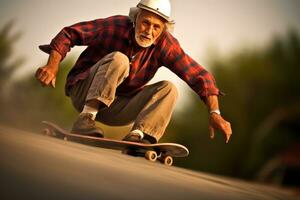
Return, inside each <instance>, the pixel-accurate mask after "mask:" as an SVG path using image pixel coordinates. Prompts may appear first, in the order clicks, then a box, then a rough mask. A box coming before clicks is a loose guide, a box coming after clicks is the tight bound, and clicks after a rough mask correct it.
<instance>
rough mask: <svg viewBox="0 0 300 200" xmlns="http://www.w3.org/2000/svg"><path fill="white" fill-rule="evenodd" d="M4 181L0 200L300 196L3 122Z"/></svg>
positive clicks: (0, 176) (0, 173)
mask: <svg viewBox="0 0 300 200" xmlns="http://www.w3.org/2000/svg"><path fill="white" fill-rule="evenodd" d="M0 180H1V181H0V184H1V185H0V186H1V189H0V199H172V200H173V199H186V200H187V199H188V200H190V199H197V200H201V199H204V200H215V199H218V200H222V199H229V200H236V199H247V200H250V199H251V200H252V199H263V200H268V199H282V200H289V199H299V196H298V197H296V196H294V195H293V194H291V193H290V192H287V191H284V190H281V189H277V188H272V187H268V186H264V185H258V184H252V183H247V182H243V181H239V180H233V179H229V178H224V177H217V176H212V175H208V174H204V173H199V172H194V171H190V170H186V169H181V168H177V167H167V166H164V165H162V164H160V163H151V162H149V161H147V160H145V159H144V158H136V157H130V156H127V155H122V154H121V153H120V152H118V151H114V150H109V149H101V148H96V147H89V146H85V145H82V144H77V143H72V142H68V141H63V140H59V139H56V138H51V137H47V136H43V135H39V134H33V133H28V132H24V131H20V130H15V129H12V128H7V127H1V126H0Z"/></svg>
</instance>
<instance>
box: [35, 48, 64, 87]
mask: <svg viewBox="0 0 300 200" xmlns="http://www.w3.org/2000/svg"><path fill="white" fill-rule="evenodd" d="M61 59H62V56H61V55H60V54H59V53H58V52H57V51H55V50H51V52H50V55H49V59H48V62H47V64H46V65H44V66H42V67H39V68H38V69H37V71H36V73H35V77H36V78H37V79H38V80H39V81H40V83H41V84H42V86H49V85H51V86H52V87H53V88H55V81H56V75H57V72H58V68H59V63H60V61H61Z"/></svg>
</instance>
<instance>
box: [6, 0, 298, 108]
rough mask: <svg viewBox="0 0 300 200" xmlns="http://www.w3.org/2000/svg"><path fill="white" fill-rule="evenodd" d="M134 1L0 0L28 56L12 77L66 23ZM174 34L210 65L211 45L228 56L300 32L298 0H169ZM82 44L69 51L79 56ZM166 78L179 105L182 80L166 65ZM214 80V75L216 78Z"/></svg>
mask: <svg viewBox="0 0 300 200" xmlns="http://www.w3.org/2000/svg"><path fill="white" fill-rule="evenodd" d="M137 3H138V0H106V1H104V0H85V1H82V0H65V1H59V0H52V1H45V0H0V5H1V6H0V27H2V26H3V25H4V24H5V23H7V22H8V21H10V20H15V27H14V29H13V31H12V32H18V31H21V32H22V33H23V35H22V37H21V39H20V40H19V41H18V42H17V43H16V45H15V56H16V57H18V56H20V57H24V58H26V62H25V63H24V64H23V66H22V68H21V69H20V70H19V71H18V73H17V74H16V76H15V77H16V78H18V77H20V76H22V75H23V74H28V73H32V74H33V73H34V71H35V70H36V69H37V68H38V67H40V66H42V65H43V64H45V63H46V62H47V58H48V57H47V54H45V53H43V52H41V51H39V49H38V45H40V44H46V43H49V42H50V41H51V39H52V38H53V37H54V36H55V35H56V34H57V33H58V32H59V31H60V30H61V29H62V28H63V27H64V26H68V25H71V24H74V23H77V22H80V21H87V20H92V19H96V18H104V17H108V16H111V15H117V14H121V15H127V14H128V11H129V8H130V7H133V6H135V5H136V4H137ZM171 3H172V18H173V19H174V20H175V22H176V25H175V30H174V33H173V35H174V36H175V37H176V38H177V39H178V40H179V42H180V44H181V46H182V47H183V49H184V50H185V51H186V52H187V53H188V54H189V55H190V56H192V57H193V58H194V59H195V60H196V61H197V62H199V63H200V64H201V65H203V66H204V67H205V68H207V69H208V70H209V62H208V60H209V59H210V58H209V50H210V49H214V50H217V51H218V53H219V54H220V55H224V56H226V55H230V53H232V52H235V51H237V50H238V49H239V48H240V47H244V46H247V47H260V46H264V45H266V44H267V43H268V42H269V41H270V40H271V38H272V37H273V36H274V35H278V34H286V32H287V30H288V29H290V28H294V29H296V30H297V31H298V32H299V33H300V1H299V0H171ZM83 49H84V48H82V47H75V48H73V50H72V52H71V53H70V54H68V55H73V56H76V57H78V55H79V53H80V52H81V51H82V50H83ZM158 80H170V81H172V82H173V83H175V84H176V85H177V86H178V88H179V102H178V104H179V107H180V105H183V104H185V103H186V98H185V96H186V94H187V91H188V90H189V89H188V88H187V86H186V84H185V83H184V82H183V81H181V80H180V79H178V78H177V77H176V76H175V75H173V74H172V73H171V72H169V71H168V70H167V69H163V68H162V70H159V71H158V73H157V76H155V77H154V79H153V81H152V82H155V81H158ZM217 82H218V80H217Z"/></svg>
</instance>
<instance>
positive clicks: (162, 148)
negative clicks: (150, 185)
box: [42, 121, 189, 166]
mask: <svg viewBox="0 0 300 200" xmlns="http://www.w3.org/2000/svg"><path fill="white" fill-rule="evenodd" d="M42 123H43V124H44V125H45V126H46V127H45V128H44V129H43V131H42V132H43V134H45V135H48V136H54V137H57V138H61V139H64V140H70V141H75V142H80V143H84V144H88V145H92V146H96V147H101V148H108V149H115V150H120V151H122V153H124V154H129V155H133V156H142V157H145V158H146V159H147V160H149V161H153V162H155V161H160V162H161V163H163V164H165V165H168V166H171V165H172V164H173V157H186V156H188V155H189V150H188V149H187V148H186V147H185V146H183V145H181V144H176V143H156V144H143V143H137V142H129V141H121V140H115V139H108V138H100V137H93V136H86V135H81V134H76V133H71V132H69V131H67V130H65V129H63V128H61V127H59V126H58V125H56V124H54V123H52V122H48V121H43V122H42Z"/></svg>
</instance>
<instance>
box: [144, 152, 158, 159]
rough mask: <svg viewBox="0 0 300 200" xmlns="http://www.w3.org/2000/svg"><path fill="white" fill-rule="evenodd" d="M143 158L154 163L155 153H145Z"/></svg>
mask: <svg viewBox="0 0 300 200" xmlns="http://www.w3.org/2000/svg"><path fill="white" fill-rule="evenodd" d="M145 158H146V159H147V160H150V161H153V162H154V161H156V159H157V153H156V152H155V151H147V152H146V153H145Z"/></svg>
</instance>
